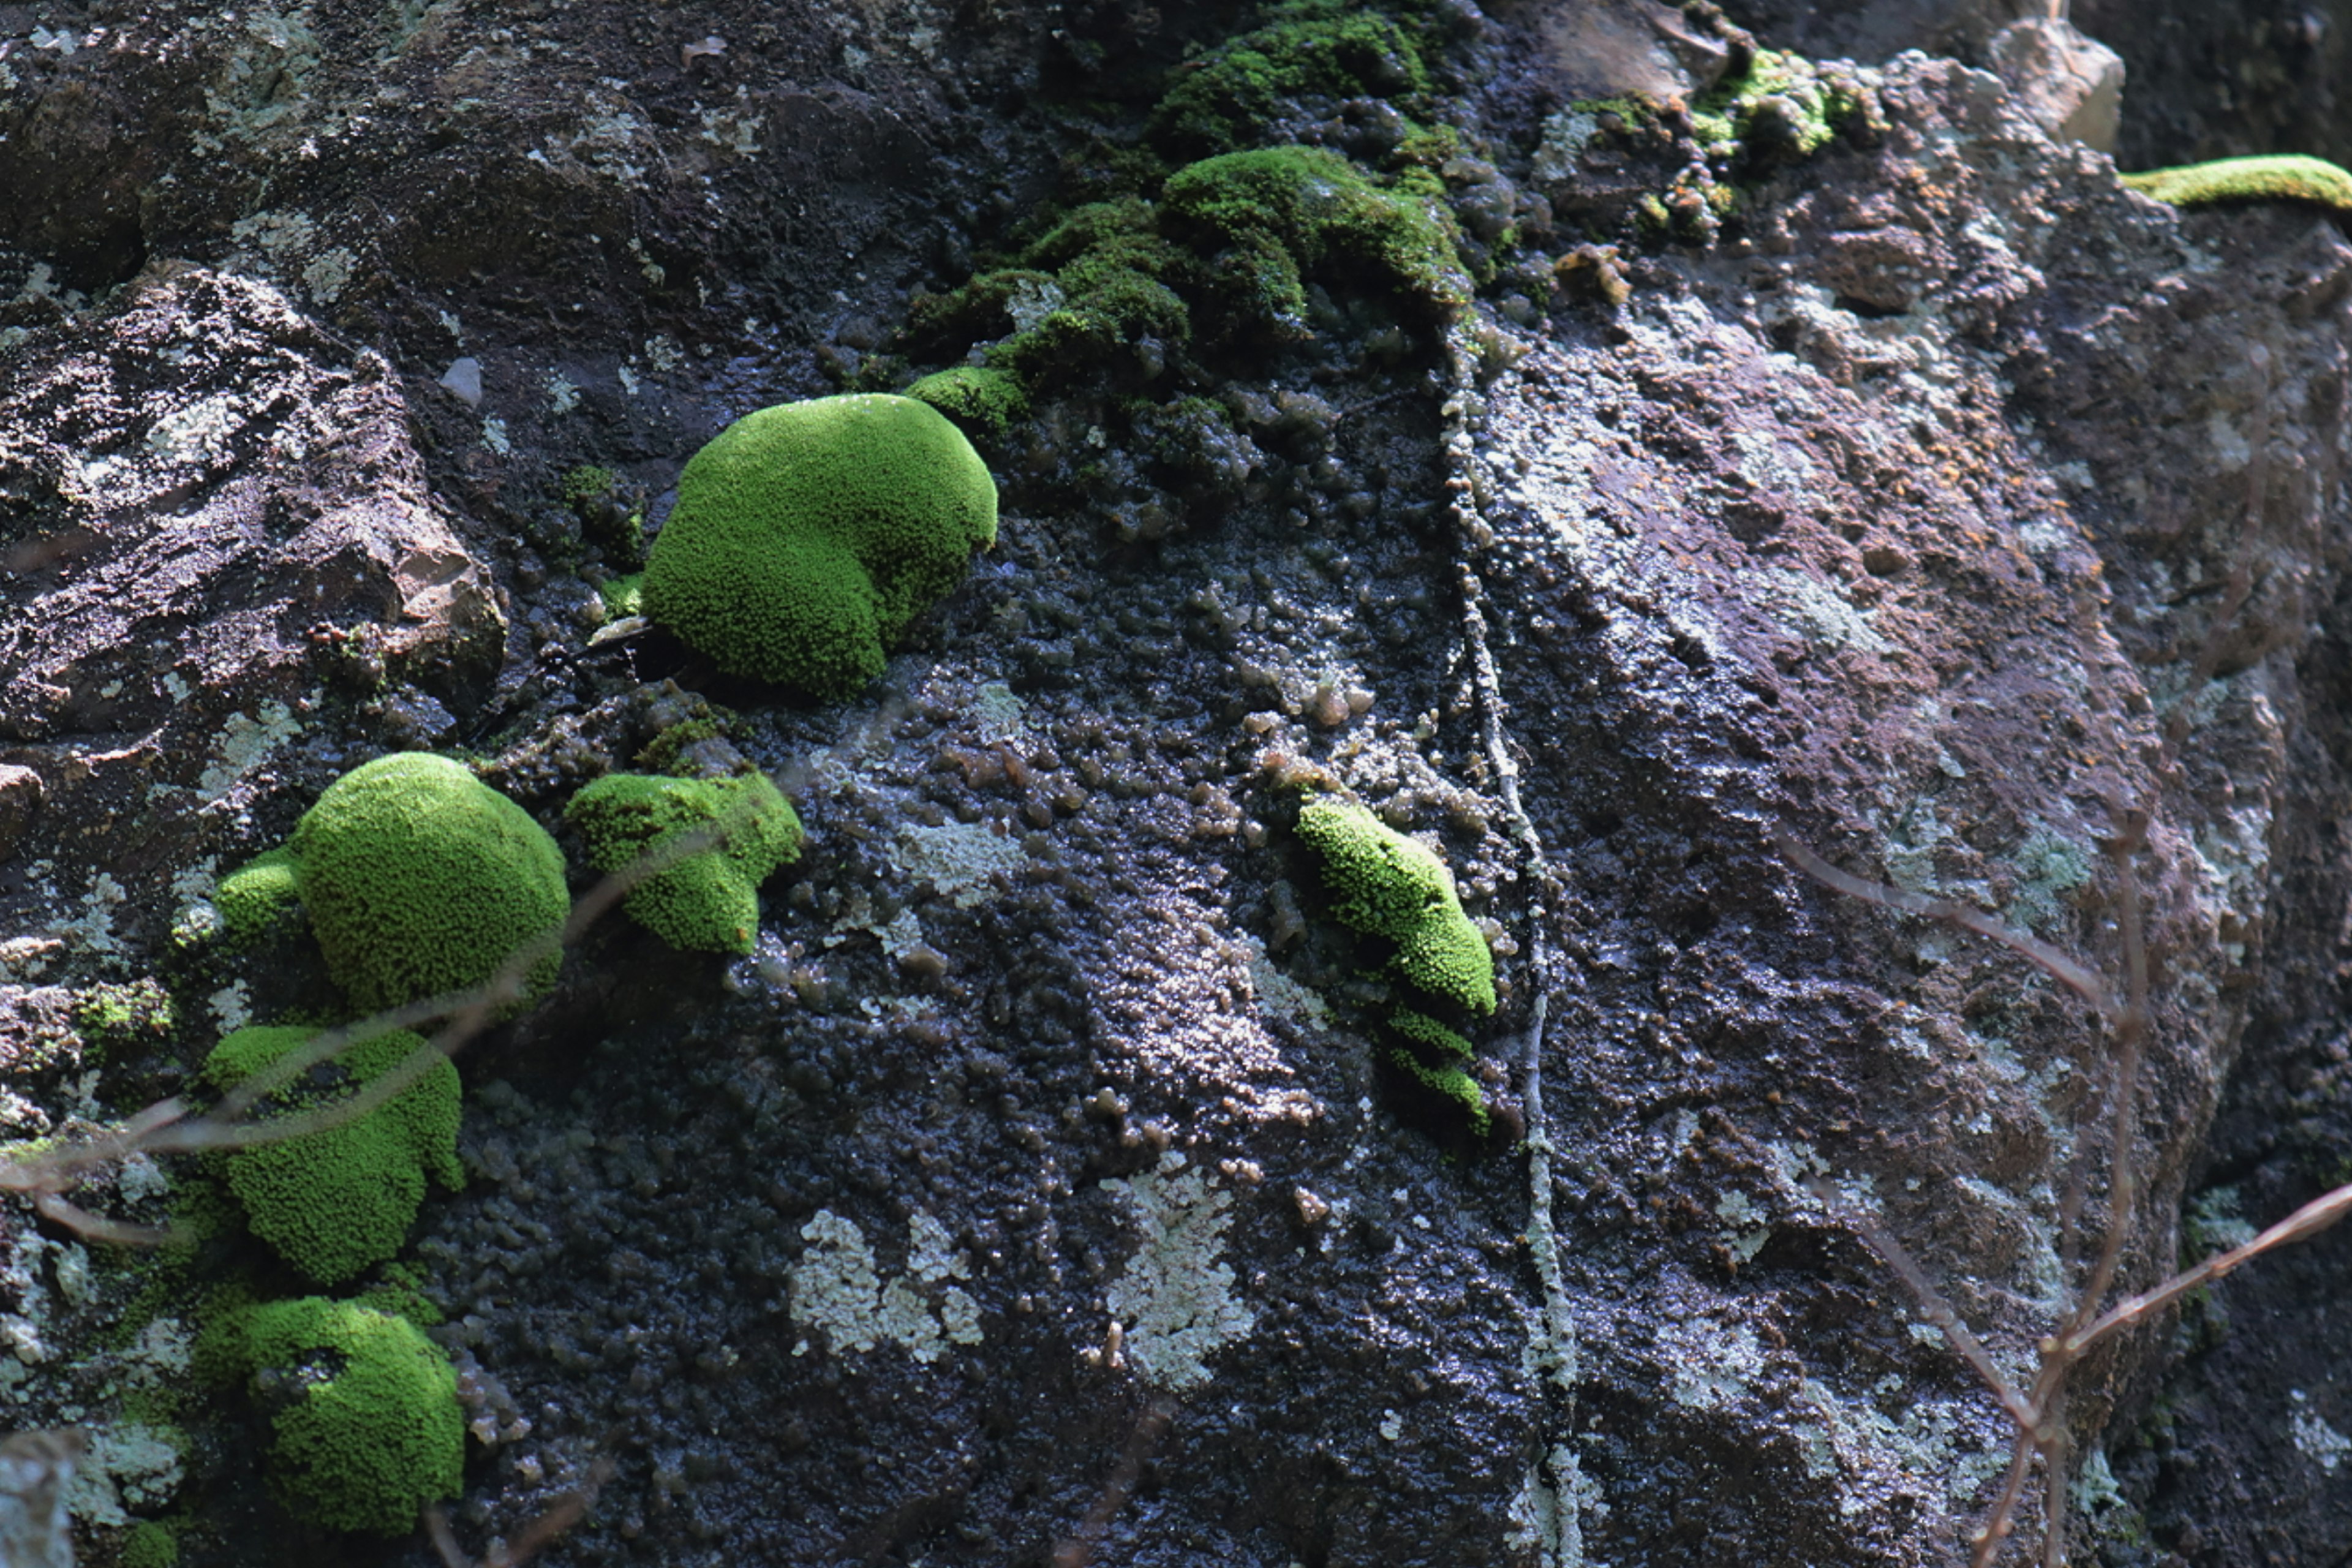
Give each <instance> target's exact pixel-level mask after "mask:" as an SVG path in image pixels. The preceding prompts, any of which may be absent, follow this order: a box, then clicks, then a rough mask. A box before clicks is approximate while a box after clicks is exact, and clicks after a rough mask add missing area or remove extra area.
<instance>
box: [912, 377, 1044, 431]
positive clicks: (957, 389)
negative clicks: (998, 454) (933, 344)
mask: <svg viewBox="0 0 2352 1568" xmlns="http://www.w3.org/2000/svg"><path fill="white" fill-rule="evenodd" d="M907 395H908V396H909V397H911V398H914V399H915V400H916V401H917V402H919V403H928V404H929V405H931V406H932V407H934V408H936V409H938V410H939V411H940V413H941V414H944V415H946V416H948V418H950V420H952V421H954V423H955V426H956V428H957V429H959V430H961V431H962V432H963V433H964V435H965V436H967V437H970V438H971V439H973V440H992V441H1001V440H1003V438H1004V435H1005V432H1006V431H1007V430H1009V429H1011V428H1012V426H1013V421H1014V420H1016V419H1025V418H1027V417H1028V416H1029V399H1028V396H1027V395H1025V394H1024V393H1023V392H1022V390H1021V384H1020V383H1019V382H1018V381H1015V380H1014V379H1013V377H1012V376H1011V375H1009V374H1006V373H1004V372H1003V371H1001V370H994V369H992V368H990V367H988V366H985V365H976V364H960V365H956V366H954V367H953V368H952V369H949V370H943V371H940V372H938V373H937V374H931V375H927V376H924V377H923V378H922V379H921V380H919V381H918V382H916V383H915V384H914V385H912V386H910V387H908V388H907Z"/></svg>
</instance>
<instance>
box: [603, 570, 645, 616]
mask: <svg viewBox="0 0 2352 1568" xmlns="http://www.w3.org/2000/svg"><path fill="white" fill-rule="evenodd" d="M596 596H597V597H598V598H600V599H602V600H604V614H605V616H606V617H607V618H609V619H612V620H615V621H621V620H626V619H628V617H630V616H642V615H644V614H645V613H646V574H644V573H642V572H632V573H630V574H628V575H627V576H625V577H608V578H606V579H605V580H604V583H603V584H600V585H599V586H598V587H597V589H596Z"/></svg>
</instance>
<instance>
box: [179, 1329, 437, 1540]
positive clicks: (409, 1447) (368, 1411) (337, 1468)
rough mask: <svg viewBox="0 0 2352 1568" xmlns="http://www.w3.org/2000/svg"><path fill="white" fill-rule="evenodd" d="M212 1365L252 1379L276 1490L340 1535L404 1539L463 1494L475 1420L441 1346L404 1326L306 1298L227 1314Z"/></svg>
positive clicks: (208, 1351) (215, 1336) (212, 1337)
mask: <svg viewBox="0 0 2352 1568" xmlns="http://www.w3.org/2000/svg"><path fill="white" fill-rule="evenodd" d="M206 1338H207V1340H208V1341H209V1343H207V1344H206V1345H205V1347H203V1359H204V1360H205V1362H207V1363H209V1364H211V1365H213V1366H215V1367H221V1368H226V1369H228V1370H230V1371H231V1372H233V1373H235V1374H236V1375H237V1376H239V1377H241V1378H243V1380H244V1382H245V1385H246V1390H247V1393H248V1394H250V1395H251V1396H252V1398H253V1401H254V1403H255V1405H256V1406H257V1409H258V1410H260V1411H261V1412H262V1414H263V1415H264V1418H265V1420H266V1421H267V1424H268V1428H269V1434H270V1436H269V1442H268V1469H269V1484H270V1489H271V1490H272V1491H274V1492H275V1493H276V1494H277V1495H278V1500H280V1501H281V1502H283V1503H284V1504H285V1505H286V1507H287V1509H288V1510H289V1511H291V1512H292V1513H294V1514H296V1515H298V1516H299V1517H300V1518H302V1519H304V1520H307V1521H310V1523H312V1524H316V1525H320V1526H323V1527H325V1528H326V1529H329V1530H347V1531H367V1532H369V1533H371V1534H375V1535H405V1534H406V1533H408V1532H409V1531H412V1530H414V1529H415V1528H416V1522H417V1516H418V1514H419V1512H420V1511H421V1510H423V1508H424V1506H425V1504H426V1503H428V1502H434V1501H437V1500H442V1499H446V1498H454V1497H456V1496H457V1494H458V1491H459V1489H461V1487H462V1485H463V1483H464V1479H465V1458H466V1426H465V1415H464V1411H463V1409H462V1407H461V1406H460V1405H458V1403H457V1373H455V1372H454V1371H453V1370H452V1369H451V1367H450V1365H449V1358H448V1357H447V1356H446V1354H444V1353H443V1352H442V1350H441V1348H440V1347H439V1346H438V1345H436V1344H435V1343H434V1342H432V1341H431V1340H428V1339H426V1338H425V1334H424V1332H423V1331H421V1330H419V1329H418V1328H417V1327H416V1326H415V1324H414V1323H411V1322H409V1321H406V1320H405V1319H403V1318H398V1317H394V1316H392V1315H390V1314H388V1313H384V1312H377V1311H373V1310H370V1309H368V1308H366V1307H362V1306H360V1305H359V1304H357V1303H356V1302H352V1301H331V1300H327V1299H325V1298H324V1297H320V1296H306V1297H303V1298H301V1299H299V1300H292V1301H273V1302H270V1303H268V1304H267V1305H264V1306H257V1307H246V1308H243V1309H241V1310H232V1311H229V1312H226V1313H224V1314H223V1315H222V1316H221V1318H219V1319H218V1320H217V1321H215V1323H214V1324H213V1325H212V1327H211V1329H210V1330H209V1331H207V1335H206Z"/></svg>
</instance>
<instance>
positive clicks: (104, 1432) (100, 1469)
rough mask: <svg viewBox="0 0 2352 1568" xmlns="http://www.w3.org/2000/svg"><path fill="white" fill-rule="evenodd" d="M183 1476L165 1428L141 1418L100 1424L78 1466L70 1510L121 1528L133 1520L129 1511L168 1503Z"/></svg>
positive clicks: (69, 1495) (88, 1520)
mask: <svg viewBox="0 0 2352 1568" xmlns="http://www.w3.org/2000/svg"><path fill="white" fill-rule="evenodd" d="M183 1475H184V1471H183V1470H182V1468H181V1464H180V1450H179V1447H178V1446H177V1445H176V1444H174V1443H173V1442H172V1441H171V1440H170V1438H169V1437H168V1436H166V1435H165V1433H164V1431H163V1429H162V1428H161V1427H156V1426H145V1425H142V1424H141V1423H139V1422H136V1421H126V1422H123V1423H122V1424H121V1425H119V1426H101V1427H99V1428H98V1429H97V1430H96V1431H94V1432H92V1433H91V1434H90V1436H89V1449H88V1450H87V1451H86V1452H85V1453H84V1454H83V1456H82V1459H81V1463H80V1464H79V1465H77V1466H75V1467H74V1478H73V1484H72V1485H71V1486H70V1487H69V1488H68V1489H67V1492H66V1509H67V1511H68V1512H69V1513H71V1514H72V1515H73V1516H74V1517H75V1518H76V1519H79V1520H80V1521H83V1522H84V1523H86V1524H96V1525H105V1526H109V1527H112V1528H118V1529H119V1528H120V1527H121V1526H123V1525H126V1524H129V1523H130V1522H131V1515H130V1512H129V1510H131V1509H135V1510H138V1511H139V1512H141V1513H153V1512H156V1511H158V1510H162V1509H163V1508H164V1507H166V1506H168V1505H169V1504H170V1502H171V1500H172V1499H173V1495H174V1494H176V1493H177V1492H178V1491H179V1489H180V1481H181V1479H182V1478H183Z"/></svg>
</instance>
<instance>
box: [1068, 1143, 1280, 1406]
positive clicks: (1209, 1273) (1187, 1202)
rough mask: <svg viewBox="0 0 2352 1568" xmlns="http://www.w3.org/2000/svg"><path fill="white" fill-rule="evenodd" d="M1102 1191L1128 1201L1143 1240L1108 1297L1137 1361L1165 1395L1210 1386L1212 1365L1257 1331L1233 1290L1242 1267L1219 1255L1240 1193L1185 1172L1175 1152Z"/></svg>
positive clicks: (1106, 1301)
mask: <svg viewBox="0 0 2352 1568" xmlns="http://www.w3.org/2000/svg"><path fill="white" fill-rule="evenodd" d="M1103 1190H1104V1191H1106V1192H1108V1193H1112V1194H1117V1195H1118V1197H1120V1198H1121V1199H1123V1200H1124V1201H1125V1202H1126V1204H1127V1205H1128V1208H1129V1212H1130V1213H1131V1214H1132V1215H1134V1218H1135V1222H1136V1226H1137V1228H1138V1230H1139V1232H1140V1239H1139V1244H1138V1246H1137V1247H1136V1249H1135V1255H1134V1256H1133V1257H1131V1258H1129V1259H1128V1261H1127V1267H1126V1268H1124V1269H1122V1270H1121V1271H1120V1273H1119V1276H1118V1279H1114V1280H1112V1281H1111V1284H1110V1289H1108V1291H1107V1292H1105V1295H1104V1304H1105V1305H1106V1306H1108V1308H1109V1309H1110V1315H1111V1318H1112V1320H1113V1321H1116V1322H1118V1324H1120V1325H1121V1326H1122V1328H1123V1329H1124V1330H1125V1334H1124V1346H1125V1353H1126V1357H1127V1360H1128V1362H1129V1363H1130V1364H1131V1365H1133V1366H1134V1367H1135V1368H1136V1370H1137V1371H1138V1372H1139V1373H1141V1374H1142V1375H1143V1376H1144V1377H1145V1378H1146V1379H1148V1380H1150V1382H1152V1383H1155V1384H1160V1386H1161V1387H1163V1388H1170V1389H1176V1390H1182V1389H1187V1388H1197V1387H1199V1386H1200V1385H1202V1384H1205V1383H1207V1382H1208V1381H1209V1368H1208V1358H1209V1357H1210V1356H1211V1355H1213V1353H1215V1352H1217V1351H1218V1350H1219V1349H1221V1348H1222V1347H1223V1346H1224V1345H1227V1344H1230V1343H1231V1342H1234V1341H1235V1340H1238V1339H1240V1338H1242V1337H1243V1336H1244V1335H1245V1334H1247V1333H1248V1332H1249V1331H1251V1330H1252V1329H1253V1328H1255V1326H1256V1324H1257V1317H1256V1314H1255V1313H1254V1312H1252V1311H1251V1310H1250V1309H1249V1307H1248V1306H1247V1305H1246V1304H1244V1302H1243V1301H1242V1300H1241V1299H1240V1297H1238V1296H1237V1295H1235V1294H1234V1270H1233V1266H1232V1265H1231V1264H1228V1263H1226V1262H1224V1261H1223V1259H1222V1258H1220V1257H1219V1256H1218V1255H1219V1254H1220V1253H1221V1252H1222V1251H1223V1249H1224V1244H1225V1232H1226V1230H1227V1229H1228V1228H1229V1227H1230V1226H1232V1224H1233V1218H1232V1215H1231V1212H1230V1211H1231V1209H1232V1205H1233V1195H1232V1194H1230V1193H1224V1192H1220V1191H1218V1190H1217V1189H1215V1188H1213V1187H1212V1186H1210V1185H1209V1182H1208V1177H1207V1175H1206V1174H1205V1173H1202V1172H1200V1171H1188V1170H1186V1169H1185V1159H1184V1156H1183V1155H1182V1154H1181V1153H1180V1152H1176V1151H1175V1150H1172V1149H1171V1150H1170V1151H1169V1152H1167V1153H1165V1154H1163V1155H1161V1156H1160V1164H1159V1167H1158V1168H1157V1169H1156V1170H1151V1171H1147V1172H1145V1173H1142V1174H1140V1175H1139V1176H1136V1177H1135V1178H1133V1179H1132V1180H1112V1181H1108V1182H1105V1183H1104V1184H1103Z"/></svg>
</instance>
